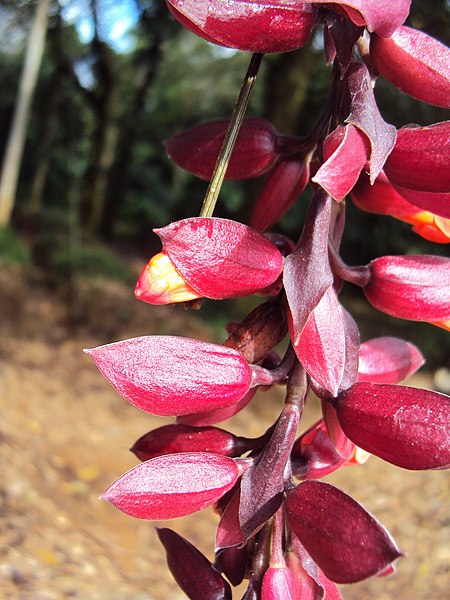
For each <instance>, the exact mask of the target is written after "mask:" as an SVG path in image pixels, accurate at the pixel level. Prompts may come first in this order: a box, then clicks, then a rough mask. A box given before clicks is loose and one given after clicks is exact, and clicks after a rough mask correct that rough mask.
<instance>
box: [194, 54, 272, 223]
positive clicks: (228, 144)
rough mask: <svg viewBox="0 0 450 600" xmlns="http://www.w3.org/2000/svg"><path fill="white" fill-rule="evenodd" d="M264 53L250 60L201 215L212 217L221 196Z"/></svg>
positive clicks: (255, 55)
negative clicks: (221, 189)
mask: <svg viewBox="0 0 450 600" xmlns="http://www.w3.org/2000/svg"><path fill="white" fill-rule="evenodd" d="M262 57H263V54H259V53H256V52H255V53H254V54H252V58H251V60H250V64H249V66H248V69H247V73H246V75H245V79H244V81H243V83H242V86H241V91H240V92H239V96H238V99H237V100H236V104H235V106H234V109H233V113H232V115H231V119H230V124H229V125H228V129H227V132H226V134H225V138H224V140H223V144H222V148H221V149H220V153H219V156H218V158H217V162H216V164H215V167H214V172H213V174H212V177H211V180H210V182H209V185H208V189H207V190H206V194H205V199H204V200H203V205H202V209H201V211H200V214H199V216H200V217H211V216H212V214H213V212H214V208H215V206H216V202H217V198H218V197H219V193H220V188H221V187H222V183H223V180H224V177H225V173H226V171H227V168H228V163H229V162H230V157H231V153H232V152H233V148H234V144H235V142H236V138H237V136H238V134H239V130H240V128H241V125H242V120H243V119H244V115H245V111H246V110H247V106H248V102H249V100H250V94H251V92H252V89H253V84H254V83H255V80H256V76H257V75H258V71H259V67H260V65H261V61H262Z"/></svg>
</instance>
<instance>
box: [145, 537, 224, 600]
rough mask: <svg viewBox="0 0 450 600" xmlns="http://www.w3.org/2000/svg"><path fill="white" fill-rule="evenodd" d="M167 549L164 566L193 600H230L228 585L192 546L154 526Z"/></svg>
mask: <svg viewBox="0 0 450 600" xmlns="http://www.w3.org/2000/svg"><path fill="white" fill-rule="evenodd" d="M156 533H157V534H158V537H159V539H160V541H161V543H162V545H163V546H164V548H165V550H166V555H167V565H168V567H169V570H170V572H171V573H172V575H173V576H174V579H175V581H176V582H177V583H178V585H179V586H180V588H181V589H182V590H183V592H184V593H185V594H186V595H187V597H188V598H191V599H192V600H231V597H232V594H231V588H230V584H229V583H228V582H227V581H225V579H224V578H223V577H221V575H220V574H219V573H218V572H217V571H216V570H215V569H214V568H213V566H212V565H211V563H210V562H209V560H208V559H207V558H206V556H204V555H203V554H202V553H201V552H200V551H199V550H197V548H195V546H193V545H192V544H191V543H190V542H188V541H187V540H186V539H184V538H183V537H181V535H179V534H178V533H176V532H175V531H172V530H171V529H167V528H165V527H164V528H157V529H156Z"/></svg>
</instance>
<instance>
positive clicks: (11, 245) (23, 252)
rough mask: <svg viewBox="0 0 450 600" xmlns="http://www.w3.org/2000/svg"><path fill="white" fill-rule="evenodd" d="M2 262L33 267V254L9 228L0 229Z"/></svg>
mask: <svg viewBox="0 0 450 600" xmlns="http://www.w3.org/2000/svg"><path fill="white" fill-rule="evenodd" d="M0 260H1V261H4V262H5V263H7V264H10V265H14V264H17V265H21V266H22V267H29V266H30V265H31V252H30V248H29V246H28V244H27V243H26V242H25V241H24V240H23V239H22V238H21V237H20V236H19V234H18V233H16V232H15V231H14V230H13V229H11V228H9V227H4V228H1V229H0Z"/></svg>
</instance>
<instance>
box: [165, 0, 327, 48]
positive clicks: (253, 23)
mask: <svg viewBox="0 0 450 600" xmlns="http://www.w3.org/2000/svg"><path fill="white" fill-rule="evenodd" d="M167 4H168V7H169V9H170V11H171V12H172V14H173V15H174V16H175V18H176V19H177V20H178V21H180V23H181V24H182V25H184V27H186V28H187V29H189V30H190V31H192V32H193V33H196V34H197V35H199V36H201V37H203V38H205V39H206V40H208V41H209V42H213V43H215V44H219V45H221V46H227V47H229V48H237V49H238V50H245V51H247V52H261V53H268V52H289V51H290V50H295V49H296V48H300V47H301V46H303V45H304V44H306V42H307V41H308V38H309V35H310V33H311V30H312V27H313V26H314V24H315V20H316V9H315V7H314V6H307V5H305V3H303V2H298V1H297V0H289V1H288V2H286V1H285V0H278V1H277V0H252V1H251V2H248V1H247V0H229V1H228V2H223V0H202V1H200V2H199V1H198V0H167Z"/></svg>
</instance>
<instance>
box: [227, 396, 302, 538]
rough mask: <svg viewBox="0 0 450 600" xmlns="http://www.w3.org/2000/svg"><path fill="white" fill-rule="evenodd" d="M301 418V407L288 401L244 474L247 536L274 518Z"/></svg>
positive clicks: (242, 505) (241, 519)
mask: <svg viewBox="0 0 450 600" xmlns="http://www.w3.org/2000/svg"><path fill="white" fill-rule="evenodd" d="M299 418H300V416H299V410H298V407H296V406H294V405H290V404H287V405H285V407H284V409H283V411H282V413H281V415H280V417H279V419H278V421H277V423H276V425H275V429H274V431H273V433H272V436H271V438H270V440H269V442H268V443H267V445H266V447H265V449H264V452H263V454H262V456H261V457H260V458H259V460H258V462H257V463H256V464H254V465H252V466H251V467H249V468H248V469H247V471H246V472H245V473H244V475H243V477H242V481H241V501H240V506H239V522H240V526H241V531H242V533H243V535H244V539H245V540H247V539H248V538H249V537H251V536H252V535H253V534H254V533H255V531H257V530H258V529H259V528H260V527H261V526H262V525H263V524H264V523H265V522H266V521H267V520H268V519H270V517H271V516H272V515H273V514H274V513H275V512H276V510H277V509H278V507H279V506H280V504H281V500H282V495H283V489H284V469H285V467H286V463H287V461H288V459H289V455H290V452H291V448H292V444H293V442H294V438H295V434H296V431H297V426H298V422H299Z"/></svg>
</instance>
